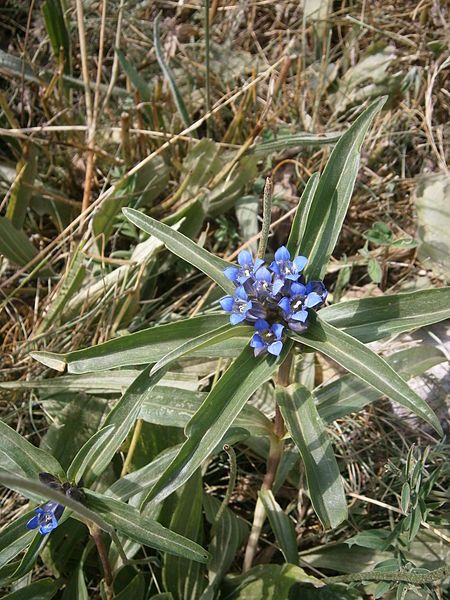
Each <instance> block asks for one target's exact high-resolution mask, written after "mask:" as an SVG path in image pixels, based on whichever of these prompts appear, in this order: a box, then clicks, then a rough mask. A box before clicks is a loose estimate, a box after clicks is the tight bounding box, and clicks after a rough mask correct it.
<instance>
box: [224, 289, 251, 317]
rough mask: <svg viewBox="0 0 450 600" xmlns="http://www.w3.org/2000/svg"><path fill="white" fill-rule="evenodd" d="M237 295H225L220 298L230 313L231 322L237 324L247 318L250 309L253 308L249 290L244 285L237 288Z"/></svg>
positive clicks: (225, 309)
mask: <svg viewBox="0 0 450 600" xmlns="http://www.w3.org/2000/svg"><path fill="white" fill-rule="evenodd" d="M235 293H236V297H234V296H225V297H224V298H222V299H221V300H220V305H221V307H222V308H223V310H224V311H226V312H229V313H231V314H230V323H231V324H232V325H237V324H238V323H241V322H242V321H244V320H245V319H246V318H247V315H248V312H249V310H250V309H251V308H252V301H251V300H249V299H248V295H247V292H246V291H245V290H244V288H243V287H242V286H239V287H238V288H236V292H235Z"/></svg>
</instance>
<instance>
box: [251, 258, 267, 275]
mask: <svg viewBox="0 0 450 600" xmlns="http://www.w3.org/2000/svg"><path fill="white" fill-rule="evenodd" d="M263 264H264V261H263V259H262V258H255V265H254V267H253V270H254V271H255V272H256V271H257V270H258V269H259V268H260V267H262V266H263Z"/></svg>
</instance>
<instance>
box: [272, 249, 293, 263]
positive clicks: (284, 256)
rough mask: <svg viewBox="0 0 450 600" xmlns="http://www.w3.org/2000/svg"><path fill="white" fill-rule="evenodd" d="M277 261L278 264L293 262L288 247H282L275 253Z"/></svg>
mask: <svg viewBox="0 0 450 600" xmlns="http://www.w3.org/2000/svg"><path fill="white" fill-rule="evenodd" d="M275 260H276V261H277V262H284V261H287V260H291V254H290V252H289V250H288V249H287V248H286V246H281V248H278V250H277V251H276V252H275Z"/></svg>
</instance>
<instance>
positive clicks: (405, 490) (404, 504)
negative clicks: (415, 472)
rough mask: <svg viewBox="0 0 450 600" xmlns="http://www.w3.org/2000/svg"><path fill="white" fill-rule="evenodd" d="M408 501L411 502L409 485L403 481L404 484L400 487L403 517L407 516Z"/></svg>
mask: <svg viewBox="0 0 450 600" xmlns="http://www.w3.org/2000/svg"><path fill="white" fill-rule="evenodd" d="M410 500H411V488H410V486H409V483H408V482H407V481H405V483H404V484H403V486H402V496H401V504H402V511H403V512H404V513H405V515H406V514H408V510H409V501H410Z"/></svg>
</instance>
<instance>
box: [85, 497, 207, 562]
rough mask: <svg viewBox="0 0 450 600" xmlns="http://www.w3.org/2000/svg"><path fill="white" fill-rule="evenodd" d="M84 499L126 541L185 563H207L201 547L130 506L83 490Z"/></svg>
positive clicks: (204, 551) (205, 554) (205, 553)
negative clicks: (179, 558)
mask: <svg viewBox="0 0 450 600" xmlns="http://www.w3.org/2000/svg"><path fill="white" fill-rule="evenodd" d="M86 498H87V506H89V507H90V508H91V509H92V510H94V511H95V512H98V513H99V514H100V515H101V516H102V517H103V519H104V520H105V521H106V522H107V523H109V524H110V526H112V527H114V528H115V529H117V530H118V531H120V532H121V533H123V534H124V535H125V536H126V537H128V538H129V539H130V540H134V541H135V542H139V543H140V544H144V545H145V546H149V547H150V548H155V549H157V550H160V551H162V552H168V553H170V554H175V555H176V556H181V557H183V558H187V559H189V560H195V561H198V562H206V561H207V559H208V553H207V552H206V550H204V549H203V548H202V547H201V546H199V545H198V544H196V543H195V542H193V541H191V540H188V539H187V538H185V537H183V536H181V535H178V534H177V533H174V532H173V531H170V529H167V528H166V527H163V526H162V525H161V524H160V523H158V522H157V521H154V520H153V519H150V518H149V517H147V516H145V515H143V514H142V513H140V512H139V511H138V510H137V509H136V508H134V507H133V506H130V505H129V504H125V503H124V502H120V501H119V500H115V499H113V498H108V497H107V496H104V495H102V494H98V493H96V492H93V491H91V490H86Z"/></svg>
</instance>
